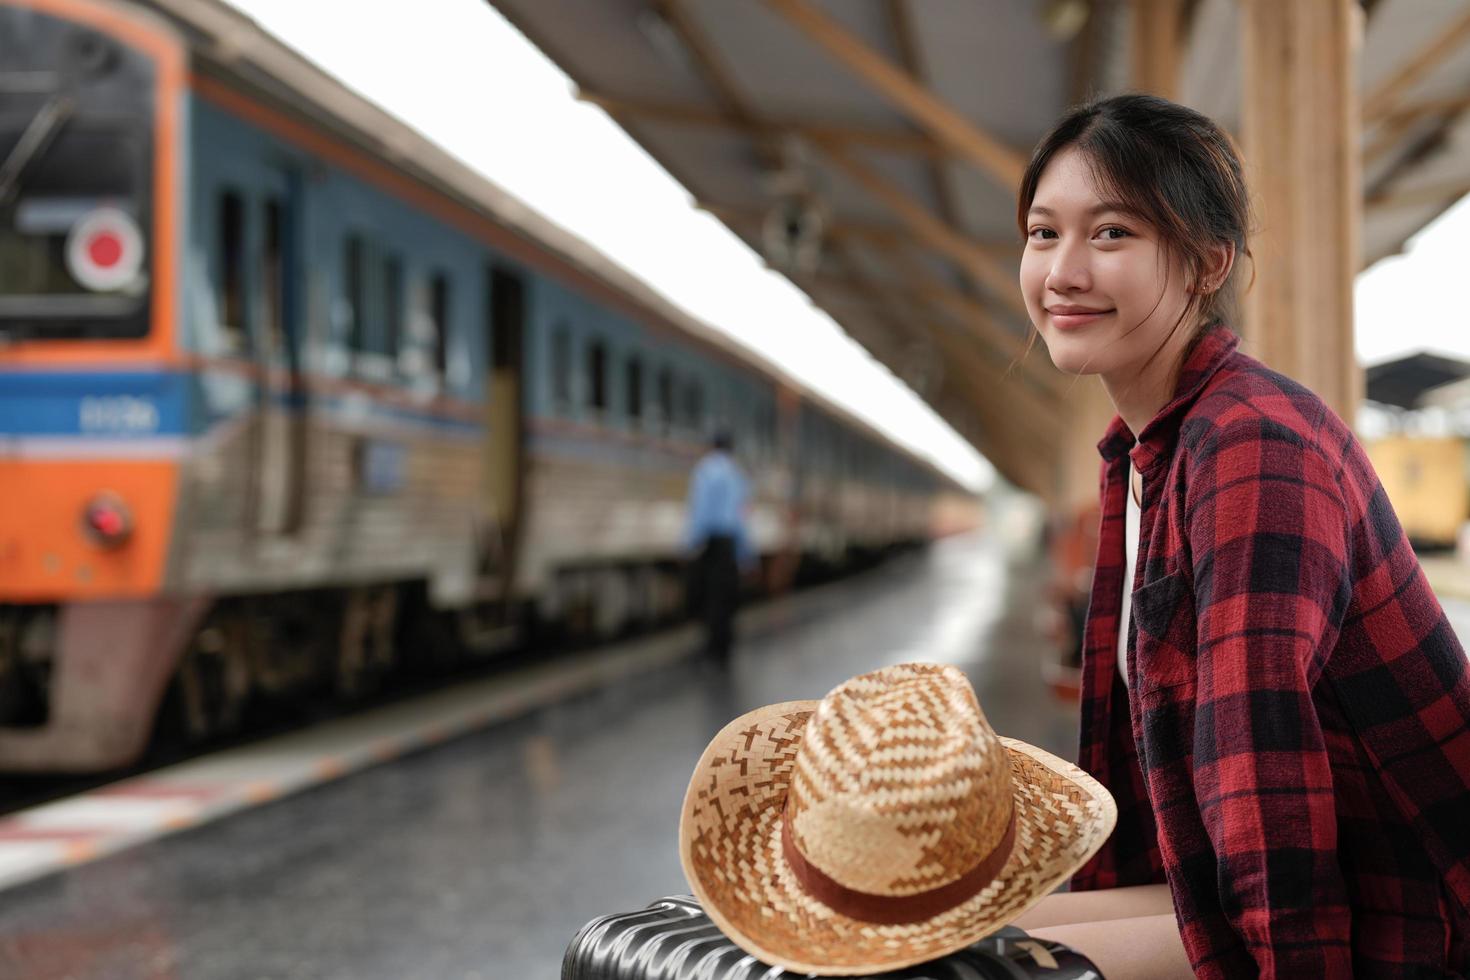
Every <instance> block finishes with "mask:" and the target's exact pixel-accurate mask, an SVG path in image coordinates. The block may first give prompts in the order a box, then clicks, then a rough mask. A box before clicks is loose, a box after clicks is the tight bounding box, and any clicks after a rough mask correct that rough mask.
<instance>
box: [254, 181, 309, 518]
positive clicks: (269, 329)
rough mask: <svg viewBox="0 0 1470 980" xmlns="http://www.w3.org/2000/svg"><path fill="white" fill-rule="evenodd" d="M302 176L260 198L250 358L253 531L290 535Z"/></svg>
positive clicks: (296, 476)
mask: <svg viewBox="0 0 1470 980" xmlns="http://www.w3.org/2000/svg"><path fill="white" fill-rule="evenodd" d="M300 201H301V179H300V175H299V174H298V173H296V172H294V171H283V172H282V173H281V174H280V179H279V180H278V181H275V182H273V186H272V187H271V189H270V191H269V192H268V193H267V194H266V196H265V198H264V199H263V201H262V202H261V205H260V206H261V224H260V227H261V235H260V239H259V242H260V264H259V269H260V287H261V288H260V296H261V316H260V321H259V324H260V331H259V333H258V335H257V339H256V343H255V345H254V347H255V357H256V362H257V366H258V368H259V370H260V375H261V382H262V383H261V386H260V416H259V417H260V430H259V432H260V438H259V439H258V440H257V443H256V445H257V453H258V457H257V460H256V466H255V468H254V478H255V480H256V481H257V486H256V496H255V499H256V501H257V505H256V512H255V530H256V532H257V533H258V534H259V535H261V536H287V535H290V534H292V533H293V532H295V531H296V529H297V528H298V527H299V526H300V524H301V511H302V493H303V489H304V478H305V468H306V414H305V411H304V409H305V397H304V395H305V390H304V384H303V379H302V376H301V360H302V350H301V347H302V334H303V331H302V329H301V327H302V324H301V303H300V302H299V299H300V289H299V284H300V275H301V271H302V270H301V268H300V266H299V264H298V251H297V243H298V241H299V229H300V227H301V222H300V210H301V208H300Z"/></svg>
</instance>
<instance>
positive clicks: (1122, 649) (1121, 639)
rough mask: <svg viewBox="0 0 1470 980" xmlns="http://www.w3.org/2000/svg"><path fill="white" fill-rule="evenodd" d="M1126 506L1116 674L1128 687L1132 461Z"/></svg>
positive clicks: (1134, 506)
mask: <svg viewBox="0 0 1470 980" xmlns="http://www.w3.org/2000/svg"><path fill="white" fill-rule="evenodd" d="M1125 492H1126V493H1127V495H1128V503H1127V506H1125V507H1124V509H1123V555H1124V559H1123V611H1122V612H1121V613H1120V614H1119V615H1118V673H1119V674H1120V675H1121V676H1122V678H1123V686H1124V687H1127V686H1128V616H1129V614H1130V613H1131V612H1132V609H1133V566H1134V564H1135V561H1136V559H1137V558H1138V524H1139V517H1140V515H1141V511H1140V509H1139V506H1138V503H1137V501H1135V500H1134V499H1133V461H1132V460H1129V461H1128V486H1127V489H1126V490H1125Z"/></svg>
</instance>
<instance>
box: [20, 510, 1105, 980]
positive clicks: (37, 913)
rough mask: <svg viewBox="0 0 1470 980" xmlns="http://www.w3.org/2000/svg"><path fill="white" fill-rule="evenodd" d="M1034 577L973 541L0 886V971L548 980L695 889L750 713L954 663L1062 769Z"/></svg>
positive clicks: (115, 976) (1028, 568)
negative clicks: (706, 821)
mask: <svg viewBox="0 0 1470 980" xmlns="http://www.w3.org/2000/svg"><path fill="white" fill-rule="evenodd" d="M1042 581H1043V570H1042V566H1041V563H1040V562H1039V560H1038V559H1037V558H1036V557H1035V556H1034V555H1033V554H1031V553H1030V552H1029V550H1027V549H1019V550H1018V549H1012V548H1009V547H1008V546H1007V545H1005V544H1004V543H1003V542H1002V541H1001V540H999V539H998V538H997V537H994V536H992V535H988V534H984V533H981V534H977V535H971V536H967V537H962V538H952V539H948V540H945V541H942V542H939V543H938V544H936V545H935V546H934V547H933V548H932V549H930V550H929V551H928V552H927V553H924V554H922V555H913V556H907V557H905V558H901V559H898V560H895V561H894V562H891V563H889V564H887V565H885V566H883V567H881V568H879V569H877V570H874V571H872V572H868V573H865V574H864V575H862V576H860V577H857V578H855V579H851V580H848V581H845V582H843V583H840V584H837V585H833V586H827V587H824V588H823V589H821V590H819V591H818V592H816V593H811V594H807V595H804V596H801V597H797V598H796V599H794V600H792V601H791V602H790V612H789V615H781V616H777V617H775V619H776V625H775V626H773V627H768V628H766V629H765V630H763V632H762V633H761V634H760V635H751V636H745V637H743V638H742V640H741V644H740V646H739V648H738V649H737V652H736V655H735V659H734V665H733V669H732V671H731V673H730V675H729V676H728V677H727V678H722V677H720V676H719V675H716V674H713V673H711V672H708V671H705V670H703V669H700V667H699V666H698V665H697V664H695V663H681V664H678V665H676V666H673V667H668V668H662V669H659V670H656V671H654V672H652V673H650V674H646V675H643V676H640V677H636V678H633V679H630V680H626V681H622V682H619V683H617V684H615V685H612V686H610V687H608V688H605V689H602V690H600V691H598V692H597V693H595V694H592V695H587V696H583V697H580V698H577V699H575V700H572V701H569V702H565V703H561V704H558V705H556V706H554V707H551V708H547V709H543V710H540V711H538V712H536V713H535V714H533V715H531V716H528V717H525V718H522V719H521V720H518V721H515V722H512V723H507V724H502V725H499V726H497V727H494V728H491V729H488V730H486V731H484V732H482V733H479V734H476V735H473V736H469V737H466V738H463V739H460V740H458V741H454V742H450V743H447V744H444V745H442V746H439V747H436V748H434V749H431V750H428V751H424V752H421V753H418V754H415V755H412V756H409V757H406V758H404V759H401V760H398V761H396V762H393V763H389V764H385V765H382V766H380V767H377V768H373V769H370V770H368V771H365V772H362V773H359V774H356V775H354V776H351V777H348V778H346V779H343V780H341V781H340V782H336V783H332V784H329V785H326V786H323V787H320V788H317V789H314V790H311V791H308V792H305V793H303V794H301V795H298V796H295V797H291V798H288V799H284V800H281V801H278V802H275V803H272V804H269V805H266V806H262V807H260V808H258V809H255V810H250V811H247V812H244V813H241V814H237V815H235V816H233V817H230V818H227V819H225V820H222V821H221V822H219V823H216V824H212V825H208V826H203V827H200V828H197V829H195V830H191V831H188V832H185V833H182V834H179V835H177V836H174V837H170V838H165V839H163V840H160V841H156V842H154V843H151V844H146V845H143V846H140V847H138V848H135V849H133V850H130V851H126V852H124V853H121V854H118V855H116V856H114V857H111V858H108V859H105V860H102V861H99V862H97V863H95V864H91V865H87V866H83V867H79V868H75V869H72V870H69V871H66V872H64V873H62V874H59V875H55V876H53V877H50V878H47V879H44V880H41V881H37V882H35V883H32V884H30V885H26V886H22V887H20V888H18V889H16V890H13V891H9V892H5V893H0V977H7V978H8V977H16V978H21V977H23V978H27V980H52V978H57V980H59V978H70V980H94V978H96V980H103V978H105V980H131V978H150V980H151V978H159V980H164V978H167V980H175V978H177V980H266V978H273V980H274V978H312V980H316V978H353V980H376V978H385V980H386V978H393V980H400V978H408V977H413V978H420V977H422V978H440V977H442V978H487V980H488V978H496V980H500V978H533V977H534V978H541V977H545V978H553V977H555V976H557V975H558V971H559V965H560V960H561V955H562V952H563V950H564V949H565V947H566V944H567V943H568V942H569V941H570V939H571V938H572V936H573V934H574V933H575V932H576V930H577V928H578V927H579V926H581V925H582V924H583V923H584V922H586V921H587V920H589V919H591V918H593V917H595V916H597V915H600V914H604V913H607V912H612V911H619V910H624V909H634V908H640V907H642V906H643V905H644V904H646V903H647V902H649V901H651V900H652V899H654V898H657V897H660V896H662V895H666V894H674V893H682V892H686V891H687V886H686V885H685V883H684V879H683V875H682V873H681V871H680V869H679V863H678V854H677V835H676V831H677V823H678V812H679V805H680V801H681V800H682V798H683V793H684V790H685V787H686V785H687V782H688V778H689V773H690V771H691V770H692V767H693V765H694V763H695V761H696V760H697V759H698V757H699V755H700V753H701V751H702V750H703V748H704V746H705V744H706V741H707V740H708V738H709V737H710V736H712V735H713V734H714V732H715V731H717V730H718V729H719V728H720V727H722V726H723V725H724V724H725V723H726V722H728V721H729V720H730V719H731V718H733V717H735V716H736V715H738V714H740V713H741V712H743V711H746V710H749V709H751V708H754V707H758V706H760V705H763V704H768V703H772V702H776V701H785V700H793V699H798V698H818V697H820V696H821V695H822V694H823V693H825V692H826V691H827V690H829V689H830V688H831V687H833V686H834V685H835V684H837V683H839V682H840V681H842V680H844V679H846V678H848V677H850V676H852V675H854V674H858V673H862V672H863V671H867V670H871V669H874V668H876V667H879V666H882V665H884V664H888V663H897V662H902V661H905V660H937V661H942V662H948V663H954V664H957V665H959V666H961V667H962V668H964V669H965V670H966V671H967V672H968V674H969V676H970V678H971V680H972V682H973V683H974V685H975V687H976V690H977V692H978V694H979V696H980V700H981V703H982V705H983V706H984V708H985V710H986V712H987V715H988V716H989V718H990V720H991V723H992V725H993V726H994V727H995V729H996V730H997V731H998V732H1000V733H1001V734H1004V735H1010V736H1014V737H1017V738H1022V739H1025V740H1027V741H1030V742H1033V743H1035V744H1037V745H1039V746H1041V747H1043V748H1046V749H1048V750H1050V751H1052V752H1055V753H1057V754H1059V755H1062V756H1063V757H1066V758H1071V757H1072V755H1073V752H1074V746H1075V737H1076V734H1075V724H1076V723H1075V718H1074V714H1073V711H1072V709H1069V708H1068V707H1067V706H1066V705H1064V704H1061V703H1059V702H1057V701H1056V700H1055V699H1054V698H1053V697H1052V696H1051V695H1050V694H1049V693H1048V691H1047V690H1046V688H1045V687H1044V685H1043V683H1042V681H1041V674H1040V670H1039V666H1038V659H1039V657H1040V656H1041V652H1042V648H1043V645H1044V641H1043V640H1042V639H1041V637H1040V636H1039V635H1038V634H1037V632H1036V628H1035V625H1034V624H1035V620H1036V615H1035V613H1036V601H1037V596H1038V595H1040V593H1041V587H1042Z"/></svg>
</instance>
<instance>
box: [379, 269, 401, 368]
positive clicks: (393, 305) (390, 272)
mask: <svg viewBox="0 0 1470 980" xmlns="http://www.w3.org/2000/svg"><path fill="white" fill-rule="evenodd" d="M382 285H383V338H382V353H384V354H387V355H389V356H390V357H397V356H398V353H399V347H400V345H402V343H403V260H402V259H400V258H399V257H398V256H396V255H389V256H387V257H385V258H384V259H383V284H382Z"/></svg>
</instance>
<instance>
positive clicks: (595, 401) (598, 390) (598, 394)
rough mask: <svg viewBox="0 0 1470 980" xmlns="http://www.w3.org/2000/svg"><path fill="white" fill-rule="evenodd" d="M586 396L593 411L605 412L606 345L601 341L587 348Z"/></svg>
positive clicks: (594, 342) (595, 341)
mask: <svg viewBox="0 0 1470 980" xmlns="http://www.w3.org/2000/svg"><path fill="white" fill-rule="evenodd" d="M587 396H588V404H590V405H591V406H592V408H593V410H595V411H597V412H604V411H606V410H607V344H605V343H604V342H602V341H601V340H594V341H593V342H592V343H591V344H589V345H588V347H587Z"/></svg>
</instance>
